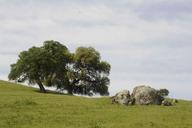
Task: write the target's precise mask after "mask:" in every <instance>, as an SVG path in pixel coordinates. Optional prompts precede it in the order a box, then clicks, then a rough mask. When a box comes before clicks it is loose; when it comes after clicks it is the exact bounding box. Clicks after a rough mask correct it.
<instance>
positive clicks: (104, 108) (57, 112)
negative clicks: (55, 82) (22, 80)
mask: <svg viewBox="0 0 192 128" xmlns="http://www.w3.org/2000/svg"><path fill="white" fill-rule="evenodd" d="M0 128H192V102H191V101H181V100H179V103H178V104H177V105H176V106H172V107H164V106H121V105H113V104H111V100H110V99H109V98H98V99H94V98H92V99H90V98H83V97H77V96H68V95H60V94H51V93H49V94H41V93H39V92H38V90H37V89H33V88H29V87H24V86H22V85H16V84H12V83H9V82H5V81H0Z"/></svg>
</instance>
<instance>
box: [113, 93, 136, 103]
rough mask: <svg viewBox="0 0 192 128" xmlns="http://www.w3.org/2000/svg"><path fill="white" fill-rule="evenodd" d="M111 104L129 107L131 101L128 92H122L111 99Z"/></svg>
mask: <svg viewBox="0 0 192 128" xmlns="http://www.w3.org/2000/svg"><path fill="white" fill-rule="evenodd" d="M112 103H118V104H124V105H131V104H132V103H133V100H132V98H131V95H130V93H129V91H128V90H123V91H121V92H119V93H117V94H116V95H115V96H113V97H112Z"/></svg>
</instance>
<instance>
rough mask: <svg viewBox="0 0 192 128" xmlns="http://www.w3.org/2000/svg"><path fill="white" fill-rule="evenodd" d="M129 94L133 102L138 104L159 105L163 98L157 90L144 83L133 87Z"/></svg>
mask: <svg viewBox="0 0 192 128" xmlns="http://www.w3.org/2000/svg"><path fill="white" fill-rule="evenodd" d="M131 96H132V98H134V99H135V104H139V105H149V104H156V105H161V102H162V101H163V99H164V98H163V97H162V96H160V95H159V94H158V92H157V90H155V89H154V88H151V87H149V86H144V85H143V86H137V87H135V88H134V89H133V93H132V95H131Z"/></svg>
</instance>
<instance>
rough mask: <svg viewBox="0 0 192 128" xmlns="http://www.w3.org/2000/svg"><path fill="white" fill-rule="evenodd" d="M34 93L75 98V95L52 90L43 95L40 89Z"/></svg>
mask: <svg viewBox="0 0 192 128" xmlns="http://www.w3.org/2000/svg"><path fill="white" fill-rule="evenodd" d="M33 91H34V92H36V93H40V94H55V95H67V96H74V95H71V94H66V93H62V92H57V91H52V90H46V93H42V92H40V90H38V89H35V90H33Z"/></svg>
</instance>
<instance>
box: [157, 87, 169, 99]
mask: <svg viewBox="0 0 192 128" xmlns="http://www.w3.org/2000/svg"><path fill="white" fill-rule="evenodd" d="M158 94H159V95H160V96H163V97H164V96H168V95H169V90H167V89H160V90H158Z"/></svg>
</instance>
